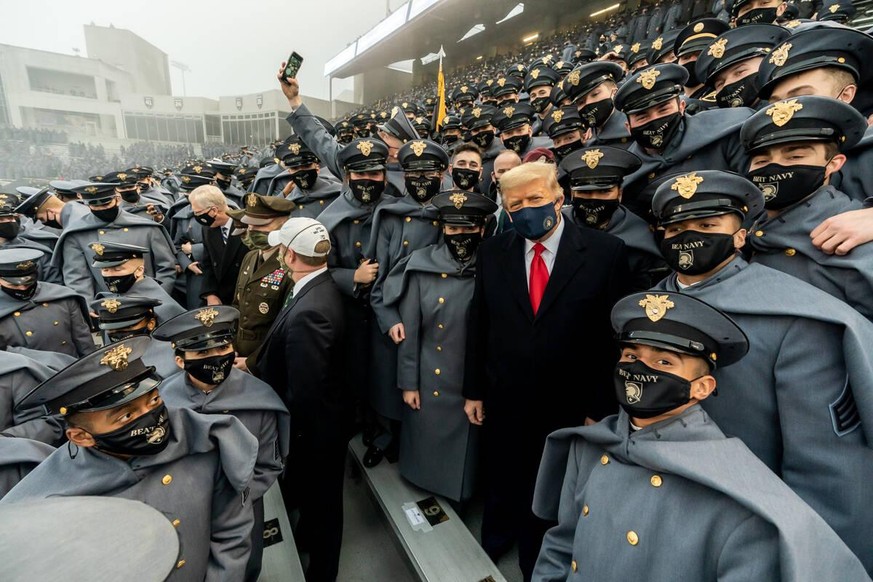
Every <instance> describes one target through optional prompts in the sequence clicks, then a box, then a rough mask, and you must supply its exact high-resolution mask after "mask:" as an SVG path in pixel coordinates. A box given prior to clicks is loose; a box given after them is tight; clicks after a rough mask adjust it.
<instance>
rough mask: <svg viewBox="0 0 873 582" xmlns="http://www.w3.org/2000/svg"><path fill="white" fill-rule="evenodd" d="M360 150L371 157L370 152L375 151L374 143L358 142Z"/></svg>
mask: <svg viewBox="0 0 873 582" xmlns="http://www.w3.org/2000/svg"><path fill="white" fill-rule="evenodd" d="M357 147H358V150H359V151H360V152H361V153H362V154H363V155H365V156H369V155H370V152H372V151H373V142H371V141H362V142H358V146H357Z"/></svg>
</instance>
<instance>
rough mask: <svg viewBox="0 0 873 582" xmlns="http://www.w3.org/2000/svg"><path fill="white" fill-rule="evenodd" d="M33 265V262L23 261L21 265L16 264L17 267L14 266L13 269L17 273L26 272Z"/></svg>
mask: <svg viewBox="0 0 873 582" xmlns="http://www.w3.org/2000/svg"><path fill="white" fill-rule="evenodd" d="M33 265H34V262H33V261H24V262H23V263H18V264H17V265H15V268H16V269H18V270H19V271H28V270H30V269H32V268H33Z"/></svg>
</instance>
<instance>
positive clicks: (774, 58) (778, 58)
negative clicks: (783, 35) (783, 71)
mask: <svg viewBox="0 0 873 582" xmlns="http://www.w3.org/2000/svg"><path fill="white" fill-rule="evenodd" d="M792 46H793V45H792V44H791V43H790V42H786V43H785V44H783V45H782V46H780V47H779V48H778V49H776V50H774V51H773V52H772V53H770V64H771V65H776V66H777V67H781V66H783V65H784V64H785V62H786V61H787V60H788V51H790V50H791V47H792Z"/></svg>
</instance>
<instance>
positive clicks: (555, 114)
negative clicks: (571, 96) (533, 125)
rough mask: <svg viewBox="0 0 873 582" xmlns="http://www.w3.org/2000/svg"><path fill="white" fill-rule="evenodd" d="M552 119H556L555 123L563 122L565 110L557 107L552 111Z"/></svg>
mask: <svg viewBox="0 0 873 582" xmlns="http://www.w3.org/2000/svg"><path fill="white" fill-rule="evenodd" d="M552 119H554V120H555V123H561V120H562V119H564V110H563V109H555V110H554V111H552Z"/></svg>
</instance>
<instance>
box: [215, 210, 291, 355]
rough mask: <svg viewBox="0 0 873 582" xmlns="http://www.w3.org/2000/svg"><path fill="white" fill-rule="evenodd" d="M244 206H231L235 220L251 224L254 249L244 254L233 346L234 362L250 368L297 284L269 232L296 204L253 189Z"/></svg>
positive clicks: (235, 296)
mask: <svg viewBox="0 0 873 582" xmlns="http://www.w3.org/2000/svg"><path fill="white" fill-rule="evenodd" d="M243 200H244V202H245V207H244V208H242V209H240V210H229V211H228V215H230V216H231V217H232V218H233V219H234V220H238V221H240V222H242V223H243V224H245V225H246V226H247V227H248V231H247V233H246V234H244V235H243V241H244V242H245V243H246V245H247V246H248V247H249V248H250V249H252V250H251V251H249V253H248V254H247V255H246V256H245V257H244V258H243V260H242V264H241V265H240V270H239V277H238V278H237V280H236V290H235V291H234V294H233V306H234V307H236V308H237V309H239V312H240V318H239V327H238V328H237V335H236V339H235V340H234V346H236V350H237V358H236V361H235V363H234V366H235V367H237V368H239V369H241V370H244V371H246V370H248V365H247V360H248V358H249V357H250V356H252V354H255V353H256V351H257V350H258V348H260V346H261V344H262V343H263V341H264V339H265V338H266V335H267V331H268V330H269V329H270V325H272V323H273V320H274V319H275V318H276V315H278V314H279V311H281V310H282V306H283V305H284V303H285V296H286V295H287V294H288V292H289V291H290V290H291V288H292V287H293V286H294V282H293V281H292V280H291V277H290V273H288V272H287V270H286V269H285V266H284V265H283V264H282V263H280V262H279V258H280V257H279V254H278V253H277V249H278V247H272V248H271V247H270V245H269V243H267V234H269V233H270V232H272V231H274V230H279V228H280V227H281V226H282V225H283V224H284V223H285V221H286V220H288V217H289V216H290V214H291V211H292V210H293V209H294V207H295V204H294V202H291V201H290V200H286V199H284V198H282V197H281V196H261V195H260V194H255V193H251V194H248V195H247V196H246V197H245V198H244V199H243Z"/></svg>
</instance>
